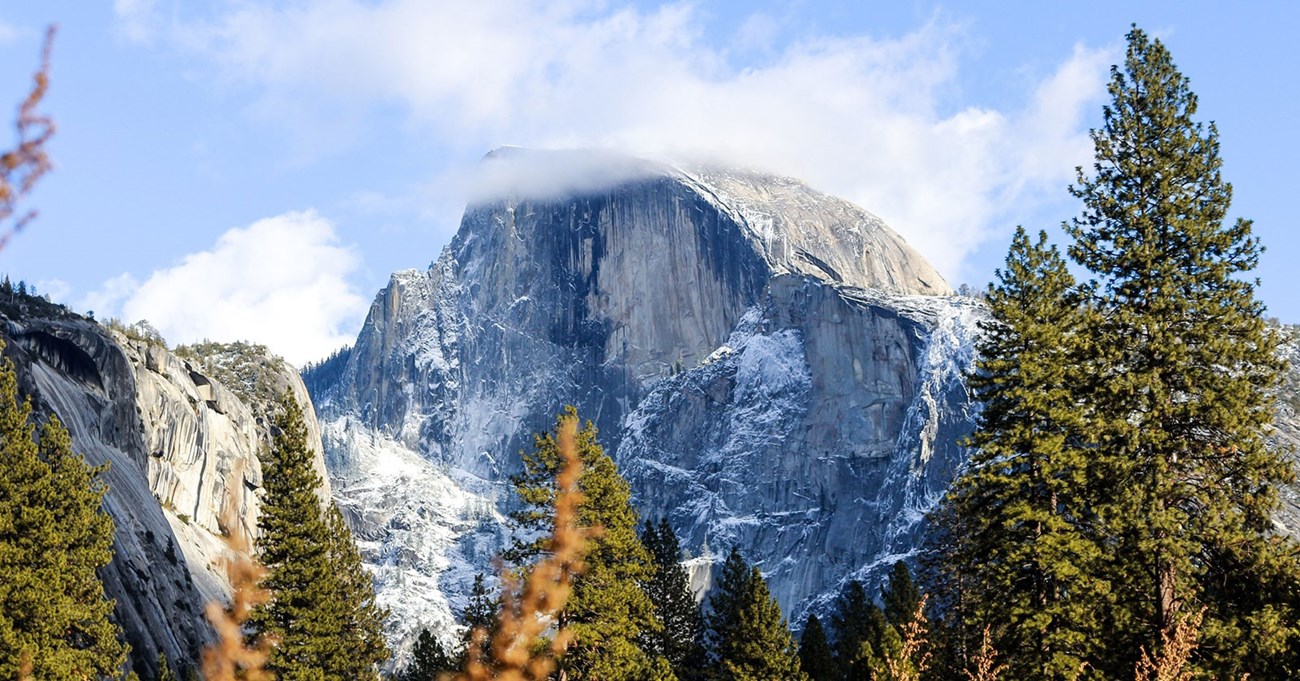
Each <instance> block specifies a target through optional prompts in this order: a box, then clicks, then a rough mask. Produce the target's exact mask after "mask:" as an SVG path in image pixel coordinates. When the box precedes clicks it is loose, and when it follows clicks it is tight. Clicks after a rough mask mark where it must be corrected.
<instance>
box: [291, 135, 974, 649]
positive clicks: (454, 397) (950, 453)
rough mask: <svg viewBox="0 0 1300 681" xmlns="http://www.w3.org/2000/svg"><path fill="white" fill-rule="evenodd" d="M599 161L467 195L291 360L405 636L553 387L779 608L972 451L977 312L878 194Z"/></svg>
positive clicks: (449, 574)
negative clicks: (434, 238)
mask: <svg viewBox="0 0 1300 681" xmlns="http://www.w3.org/2000/svg"><path fill="white" fill-rule="evenodd" d="M505 153H507V154H508V155H509V156H510V157H511V158H512V159H518V158H524V159H525V160H526V164H525V165H526V166H527V167H528V168H529V172H544V171H545V169H546V168H547V167H548V164H550V163H551V162H552V160H553V161H554V164H555V165H556V166H557V167H568V166H569V165H570V162H571V161H573V157H572V156H553V155H551V154H550V152H546V153H542V152H525V151H517V150H512V151H509V152H505ZM603 162H605V161H604V160H598V161H597V162H595V163H594V164H589V165H594V167H595V169H596V172H595V173H594V174H593V175H589V176H588V177H587V178H585V183H575V184H572V185H569V187H570V188H569V189H567V190H565V189H563V187H564V186H565V185H564V183H562V182H556V183H552V184H553V186H552V187H551V188H550V189H548V190H546V191H545V192H534V193H531V194H530V193H529V192H530V190H529V188H528V186H527V185H528V181H527V180H528V179H529V178H527V177H524V178H522V179H521V182H520V184H519V186H517V187H515V188H514V189H511V188H510V187H507V188H505V189H504V190H503V191H504V194H503V195H502V196H501V197H497V198H492V199H485V200H483V201H481V202H478V203H475V204H473V205H471V206H470V207H469V208H468V209H467V210H466V212H465V216H464V218H463V220H462V223H461V228H460V231H459V232H458V234H457V235H456V237H455V238H454V239H453V241H452V242H451V244H450V245H449V246H448V247H447V248H446V249H445V250H444V251H443V253H442V255H441V256H440V257H439V258H438V259H437V261H435V262H434V263H433V264H432V265H431V266H430V267H429V269H428V270H426V271H415V270H409V271H403V272H398V273H396V274H394V275H393V277H392V279H391V281H390V282H389V285H388V286H387V287H386V288H385V289H383V290H382V291H380V293H379V294H378V295H377V296H376V298H375V302H374V304H373V305H372V307H371V310H370V313H369V316H368V318H367V320H366V322H365V326H364V328H363V329H362V331H361V334H360V335H359V336H358V338H357V342H356V344H355V345H354V346H353V347H352V349H351V350H350V351H348V352H345V353H343V354H342V355H340V356H339V357H337V358H335V359H334V360H333V361H331V362H328V363H326V364H325V365H323V366H321V367H320V368H318V369H316V370H314V371H311V372H309V373H308V375H307V377H306V378H307V383H308V386H309V388H310V389H311V390H312V392H313V397H314V398H315V400H316V404H317V408H318V410H319V415H320V417H321V420H322V423H323V424H324V425H323V430H324V437H325V448H326V459H327V465H328V466H329V470H330V473H331V476H332V481H333V484H334V489H335V496H336V499H337V500H338V501H339V503H340V504H341V505H342V506H344V507H345V508H347V509H349V512H348V516H349V518H351V519H352V520H353V522H354V523H355V528H356V530H357V531H358V533H359V534H360V535H361V536H362V537H363V539H364V545H365V549H366V553H367V558H368V560H369V561H370V562H371V563H372V565H373V566H374V567H375V568H376V574H377V577H378V580H379V585H380V593H381V601H382V602H383V604H384V605H386V606H387V607H389V608H390V609H391V610H392V611H393V614H394V616H393V618H392V619H391V620H390V629H389V634H390V636H391V637H392V640H394V641H396V642H399V643H401V642H403V641H406V640H408V639H409V637H410V635H411V634H412V633H413V632H416V631H418V629H419V627H421V626H431V627H433V628H434V630H435V631H446V630H447V628H448V626H449V625H450V623H451V621H452V620H453V619H454V616H457V615H459V613H460V609H461V607H463V605H464V594H465V593H466V591H467V590H468V586H469V584H470V583H471V582H472V579H473V575H474V574H475V573H476V572H488V573H491V572H492V567H491V565H490V561H491V557H492V556H493V554H494V553H495V552H496V551H497V550H498V549H499V548H500V547H501V546H502V544H503V542H504V541H505V538H506V533H505V530H504V525H503V522H502V517H503V515H502V514H503V513H504V512H505V511H506V510H508V508H509V504H510V503H511V499H510V491H509V487H508V483H507V479H508V476H509V475H510V474H512V473H514V472H516V471H517V470H518V466H519V464H518V461H519V457H518V454H519V451H520V450H522V449H525V448H527V447H529V446H530V444H531V436H532V433H534V432H536V431H539V430H542V429H545V428H547V427H549V426H550V425H551V424H552V423H553V419H554V415H555V414H556V413H557V412H558V411H559V410H560V409H561V407H562V406H563V405H565V404H574V405H576V406H577V407H578V409H579V412H580V413H581V415H582V416H583V417H584V418H588V419H591V420H592V421H593V422H594V423H595V424H596V425H597V426H598V427H599V428H600V431H601V438H600V439H601V441H602V442H603V443H604V445H605V448H606V451H608V452H609V453H611V454H612V455H614V456H615V458H616V460H617V461H618V463H619V465H620V466H621V468H622V470H623V472H624V474H625V475H626V476H627V477H628V479H629V480H630V481H631V483H632V485H633V489H634V494H635V501H636V503H637V505H638V507H639V508H640V509H641V510H642V513H643V516H644V517H647V518H648V517H657V516H660V515H666V516H668V517H669V518H670V519H671V520H672V522H673V524H674V526H675V527H676V528H677V531H678V532H679V533H680V534H681V535H682V537H683V538H684V546H685V548H686V550H687V551H688V552H689V553H690V554H691V555H692V556H695V557H697V558H698V557H704V558H706V559H717V558H719V557H720V556H722V555H723V554H724V553H725V551H727V550H729V548H730V546H731V545H733V544H736V545H739V546H740V548H741V549H742V550H743V551H744V552H745V554H746V555H747V557H748V558H749V559H750V560H752V561H754V562H756V563H758V564H759V565H760V566H761V567H762V568H763V570H764V571H765V572H766V573H767V574H769V576H770V577H771V580H772V584H773V588H774V591H775V593H776V594H777V595H778V597H779V598H780V599H781V602H782V604H783V606H784V607H785V608H786V610H787V612H788V613H802V612H803V611H804V610H806V609H807V608H808V607H809V606H810V605H813V604H815V603H816V602H817V600H818V599H819V598H821V597H823V596H825V595H826V594H830V593H833V592H835V591H836V590H838V589H839V588H840V585H841V583H842V582H843V581H844V580H845V579H848V578H853V577H867V578H872V576H873V575H875V574H876V572H878V571H879V567H880V566H882V565H885V564H886V563H891V562H892V560H893V559H894V558H896V557H897V556H901V555H906V554H907V553H908V552H909V551H911V550H912V549H913V548H914V546H915V541H916V537H917V529H918V522H919V520H920V517H921V515H922V514H923V513H924V511H925V510H926V509H927V508H928V507H929V506H930V505H932V504H933V502H934V500H935V499H936V498H937V497H938V495H939V494H940V493H941V491H942V489H943V487H944V485H945V483H946V481H947V480H948V479H949V478H950V477H951V475H952V473H953V471H954V470H955V468H956V467H957V466H958V465H959V463H960V461H961V457H962V453H961V450H960V449H959V448H958V447H957V445H956V444H955V443H956V442H957V441H958V440H959V439H960V438H961V437H962V436H963V435H964V434H965V433H966V432H968V430H969V428H970V424H971V419H972V410H971V407H970V404H969V400H968V398H967V394H966V391H965V389H964V387H963V385H962V383H961V380H960V378H961V375H962V373H963V372H964V371H965V370H966V368H967V367H968V365H969V363H970V360H971V342H972V339H973V337H974V329H975V322H976V320H977V319H978V318H979V317H980V315H981V312H980V308H979V307H978V305H977V304H976V303H973V302H971V301H969V300H967V299H965V298H959V297H956V296H952V295H951V291H950V289H949V288H948V286H947V284H946V283H945V282H944V281H943V279H942V277H940V276H939V274H938V273H937V272H935V270H934V269H933V268H932V267H931V266H930V265H929V264H927V263H926V262H925V261H924V260H923V259H922V258H921V257H920V256H919V255H918V254H917V253H916V252H915V251H914V250H913V249H912V248H911V247H909V246H908V245H907V244H906V243H905V242H903V240H902V239H901V238H900V237H899V236H898V235H897V234H896V233H894V232H893V231H892V230H891V229H889V227H887V226H886V225H885V224H884V223H883V222H882V221H881V220H880V219H879V218H876V217H875V216H872V215H871V214H869V213H867V212H865V211H863V210H862V209H860V208H858V207H856V206H854V205H852V204H850V203H847V202H845V201H842V200H840V199H837V198H834V197H831V196H827V195H825V194H821V193H819V192H817V191H815V190H813V189H810V188H809V187H807V186H806V185H804V184H803V183H801V182H798V181H796V180H792V179H789V178H783V177H776V176H770V175H763V174H758V173H753V172H747V171H732V170H718V169H706V170H699V169H695V170H689V169H680V168H674V167H669V166H666V165H660V164H656V163H651V162H646V161H636V160H627V159H621V160H619V161H618V166H617V167H616V168H611V170H610V172H609V173H608V175H609V176H610V177H611V178H613V179H612V180H611V182H608V183H606V185H605V186H599V182H595V181H593V180H592V177H593V176H594V177H596V178H598V177H599V175H600V173H599V167H600V163H603ZM629 169H630V170H629ZM587 170H591V168H590V167H589V168H587ZM557 186H558V187H561V189H555V187H557ZM574 187H576V188H574ZM538 193H542V194H544V195H540V196H539V195H537V194H538ZM708 562H709V560H702V561H701V560H698V559H697V560H694V561H693V562H692V565H695V566H697V567H698V568H699V571H700V572H701V574H703V573H704V572H707V570H706V569H705V568H706V566H707V564H708Z"/></svg>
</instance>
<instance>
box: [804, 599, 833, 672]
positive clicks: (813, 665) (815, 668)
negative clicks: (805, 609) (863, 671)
mask: <svg viewBox="0 0 1300 681" xmlns="http://www.w3.org/2000/svg"><path fill="white" fill-rule="evenodd" d="M799 666H800V668H801V669H803V671H804V673H805V674H807V675H808V681H838V679H839V676H837V675H836V672H837V669H836V667H835V653H834V651H832V650H831V643H830V641H829V640H828V639H827V638H826V629H825V628H824V627H822V622H821V620H819V619H817V616H816V615H809V616H808V619H807V620H806V621H805V622H804V624H803V634H802V635H801V636H800V637H799Z"/></svg>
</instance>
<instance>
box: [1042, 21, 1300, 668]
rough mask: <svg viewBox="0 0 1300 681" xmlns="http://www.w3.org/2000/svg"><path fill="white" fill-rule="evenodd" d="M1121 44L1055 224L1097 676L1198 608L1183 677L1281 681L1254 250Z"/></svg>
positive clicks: (1133, 49) (1266, 356) (1172, 93)
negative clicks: (1088, 526) (1197, 637)
mask: <svg viewBox="0 0 1300 681" xmlns="http://www.w3.org/2000/svg"><path fill="white" fill-rule="evenodd" d="M1127 38H1128V47H1127V51H1126V54H1125V60H1124V64H1123V66H1122V68H1121V67H1119V66H1116V67H1113V68H1112V70H1111V81H1110V86H1109V92H1110V96H1111V102H1110V104H1108V105H1107V106H1106V107H1105V109H1104V119H1103V125H1102V127H1101V128H1100V129H1098V130H1094V131H1093V132H1092V139H1093V143H1094V146H1095V152H1096V162H1095V164H1094V165H1093V167H1092V172H1091V174H1085V173H1084V171H1083V170H1082V169H1080V171H1079V177H1078V182H1077V184H1076V185H1075V186H1074V187H1072V188H1071V191H1072V193H1073V194H1074V195H1075V196H1076V197H1078V198H1079V199H1081V200H1082V202H1083V211H1082V214H1081V215H1080V216H1079V217H1078V218H1076V219H1074V220H1073V222H1072V223H1071V224H1070V225H1068V226H1067V229H1068V231H1069V233H1070V235H1071V236H1072V237H1073V238H1074V243H1073V245H1072V246H1071V247H1070V254H1071V256H1072V257H1073V258H1074V259H1075V260H1076V261H1077V262H1079V264H1081V265H1083V266H1084V267H1086V268H1087V269H1088V270H1090V271H1091V272H1092V273H1093V274H1094V275H1095V276H1096V278H1097V287H1096V295H1095V297H1094V299H1093V301H1092V304H1093V305H1094V306H1095V307H1096V309H1097V311H1098V312H1099V314H1100V316H1101V323H1100V324H1099V325H1098V327H1097V328H1096V330H1095V333H1096V335H1097V338H1098V343H1097V345H1096V346H1095V347H1096V348H1097V352H1096V353H1095V356H1094V357H1093V361H1092V362H1091V363H1090V368H1092V370H1093V371H1094V373H1095V374H1096V376H1097V377H1098V379H1099V380H1098V381H1097V383H1096V384H1095V386H1094V388H1095V389H1094V390H1093V391H1092V393H1091V394H1090V395H1088V396H1087V397H1088V399H1089V400H1090V401H1091V402H1092V403H1093V404H1094V405H1095V408H1096V411H1097V412H1098V414H1099V416H1100V417H1101V418H1102V426H1101V427H1100V428H1099V429H1098V432H1097V433H1096V436H1097V438H1096V439H1097V440H1098V443H1099V448H1098V454H1099V455H1100V463H1101V464H1102V466H1103V467H1104V469H1105V476H1104V480H1105V481H1106V482H1108V483H1109V484H1110V485H1111V488H1110V489H1109V494H1108V497H1107V498H1106V499H1105V502H1106V503H1105V505H1104V506H1102V507H1101V508H1099V513H1101V514H1102V515H1103V517H1104V519H1105V521H1106V528H1105V531H1106V533H1107V536H1108V537H1109V538H1110V539H1111V540H1112V541H1113V542H1114V547H1113V550H1112V551H1110V553H1109V556H1110V559H1111V560H1110V569H1109V570H1108V573H1107V574H1108V576H1109V577H1110V579H1111V581H1112V584H1113V586H1114V589H1115V598H1114V603H1115V607H1114V608H1113V609H1112V611H1111V613H1110V615H1111V622H1110V623H1109V624H1110V626H1111V627H1112V628H1113V630H1114V631H1115V632H1116V635H1115V636H1114V637H1112V639H1111V640H1112V641H1113V648H1114V650H1115V651H1117V653H1118V654H1115V655H1112V656H1110V659H1109V660H1108V661H1107V662H1108V664H1107V671H1109V672H1110V673H1112V674H1116V675H1118V674H1121V673H1126V672H1128V671H1129V670H1131V668H1132V662H1133V659H1134V657H1135V656H1136V654H1137V653H1136V651H1137V650H1138V649H1139V647H1143V646H1144V647H1145V648H1147V649H1148V650H1151V649H1155V648H1158V647H1159V645H1160V641H1161V636H1162V634H1163V635H1171V634H1172V633H1173V632H1174V630H1175V628H1176V627H1177V625H1178V623H1179V622H1180V621H1181V620H1182V619H1184V618H1186V617H1189V616H1190V615H1192V614H1193V613H1195V612H1197V611H1198V610H1200V609H1201V608H1205V615H1204V624H1203V625H1202V626H1203V632H1202V633H1203V636H1202V643H1201V646H1200V648H1198V651H1197V656H1196V658H1195V664H1196V665H1197V667H1198V668H1199V669H1201V670H1204V671H1210V672H1214V673H1217V674H1220V675H1223V676H1225V677H1226V676H1231V677H1234V678H1235V677H1237V676H1239V675H1240V674H1242V673H1245V672H1250V673H1251V674H1252V678H1261V677H1263V678H1280V677H1281V675H1286V676H1293V675H1295V674H1296V673H1300V669H1296V668H1295V667H1287V668H1285V669H1282V668H1279V667H1278V665H1279V664H1282V663H1280V662H1278V660H1279V659H1280V657H1279V656H1278V655H1276V654H1269V651H1274V652H1276V651H1285V650H1292V651H1294V649H1295V648H1296V647H1297V646H1298V645H1300V644H1298V643H1297V641H1296V634H1297V631H1296V627H1295V626H1294V625H1293V624H1287V623H1288V622H1289V623H1294V622H1295V621H1297V617H1298V614H1297V613H1295V612H1294V611H1292V610H1290V609H1288V606H1287V605H1286V603H1284V602H1283V601H1282V600H1281V598H1280V596H1279V595H1278V594H1281V593H1284V592H1285V591H1286V590H1287V589H1288V588H1292V587H1289V586H1283V585H1284V584H1293V583H1294V580H1295V576H1294V571H1293V570H1294V568H1293V567H1292V568H1289V569H1288V566H1287V563H1288V562H1290V559H1289V558H1288V556H1286V555H1284V554H1285V553H1286V552H1290V551H1292V549H1291V548H1290V547H1284V546H1283V545H1282V542H1281V540H1279V539H1277V538H1275V537H1273V536H1271V530H1272V524H1271V515H1272V513H1273V510H1274V509H1275V507H1276V504H1277V490H1276V488H1277V485H1278V484H1279V483H1282V482H1285V481H1289V480H1291V479H1292V473H1291V470H1290V468H1289V466H1288V465H1287V464H1286V462H1285V461H1284V460H1283V459H1282V457H1281V456H1280V455H1279V454H1278V453H1277V452H1275V451H1271V450H1270V449H1269V448H1268V447H1266V446H1265V443H1264V440H1263V435H1264V432H1265V429H1266V428H1267V427H1268V425H1269V423H1270V422H1271V419H1272V389H1273V387H1274V386H1275V385H1276V384H1277V382H1278V377H1279V372H1280V368H1281V363H1280V361H1279V359H1278V358H1277V354H1276V347H1277V338H1276V335H1275V334H1274V333H1272V332H1270V331H1269V330H1268V328H1267V327H1266V325H1265V322H1264V320H1263V317H1262V313H1263V307H1262V305H1261V304H1260V303H1259V302H1258V301H1257V300H1256V299H1255V297H1254V289H1255V282H1254V281H1253V280H1252V279H1251V278H1250V271H1251V270H1253V269H1254V267H1255V266H1256V263H1257V261H1258V258H1259V253H1260V250H1261V249H1260V246H1259V243H1258V241H1257V240H1256V239H1255V238H1254V237H1253V236H1252V235H1251V223H1250V221H1248V220H1242V219H1238V220H1235V221H1227V220H1226V217H1227V212H1228V208H1229V204H1230V201H1231V198H1232V187H1231V186H1230V185H1229V184H1227V183H1226V182H1224V180H1223V178H1222V175H1221V166H1222V160H1221V159H1220V157H1219V135H1218V131H1217V129H1216V128H1215V126H1214V124H1213V123H1211V124H1210V125H1209V126H1208V127H1207V126H1205V125H1202V124H1201V123H1200V122H1198V121H1197V120H1196V119H1195V115H1196V111H1197V98H1196V95H1195V94H1193V93H1192V91H1191V89H1190V87H1189V84H1188V79H1187V78H1186V77H1185V76H1183V74H1181V73H1180V72H1179V71H1178V69H1177V68H1176V67H1175V66H1174V63H1173V60H1172V59H1171V57H1170V54H1169V51H1168V50H1167V49H1166V48H1165V46H1164V45H1163V44H1161V42H1160V41H1158V40H1152V39H1151V38H1149V37H1148V36H1147V35H1146V34H1145V33H1144V32H1143V31H1141V30H1140V29H1138V28H1136V27H1134V28H1133V29H1132V30H1131V31H1130V32H1129V34H1128V36H1127ZM1276 580H1283V581H1282V582H1278V581H1276ZM1120 651H1122V652H1120ZM1281 657H1286V656H1281ZM1293 657H1294V656H1292V658H1291V659H1292V662H1290V663H1288V664H1294V660H1293Z"/></svg>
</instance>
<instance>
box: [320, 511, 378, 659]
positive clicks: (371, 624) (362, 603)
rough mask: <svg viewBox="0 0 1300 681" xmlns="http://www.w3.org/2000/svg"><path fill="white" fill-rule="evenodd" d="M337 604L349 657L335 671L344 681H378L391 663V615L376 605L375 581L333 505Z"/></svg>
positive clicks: (331, 525) (331, 530) (331, 522)
mask: <svg viewBox="0 0 1300 681" xmlns="http://www.w3.org/2000/svg"><path fill="white" fill-rule="evenodd" d="M325 520H326V526H327V528H328V530H329V540H330V544H329V550H330V553H329V556H330V563H331V571H332V573H333V574H332V579H333V580H334V581H335V582H336V589H337V592H336V594H335V601H336V603H337V604H338V607H339V610H340V632H339V633H340V636H341V637H342V639H343V640H344V642H345V646H344V647H345V649H346V653H345V654H344V655H343V656H341V657H340V658H339V660H338V663H337V665H336V666H335V667H334V668H335V669H338V670H340V671H341V673H342V674H343V675H344V678H349V679H357V680H358V681H360V680H362V679H375V680H377V679H378V678H379V676H378V669H377V667H378V665H379V664H380V663H381V662H383V661H384V660H386V659H388V645H387V643H386V642H385V640H384V631H383V624H384V619H385V618H387V617H388V612H387V611H386V610H384V609H383V608H380V607H379V606H378V605H377V604H376V603H375V588H374V581H373V580H372V579H371V577H370V573H369V572H367V571H366V569H365V567H363V566H362V563H361V553H360V551H358V550H357V545H356V540H355V539H353V537H352V531H351V530H349V529H348V526H347V523H346V522H345V521H344V520H343V514H342V513H340V512H339V510H338V508H336V507H335V506H333V505H330V506H329V509H328V510H327V511H326V517H325Z"/></svg>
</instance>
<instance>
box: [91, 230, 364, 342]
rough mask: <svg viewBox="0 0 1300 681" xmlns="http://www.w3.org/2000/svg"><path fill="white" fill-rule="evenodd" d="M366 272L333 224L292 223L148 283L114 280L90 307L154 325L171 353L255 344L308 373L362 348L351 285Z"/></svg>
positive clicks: (245, 235) (247, 235) (241, 234)
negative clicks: (315, 363)
mask: <svg viewBox="0 0 1300 681" xmlns="http://www.w3.org/2000/svg"><path fill="white" fill-rule="evenodd" d="M358 265H359V258H358V256H357V254H356V252H355V251H354V249H352V248H351V247H347V246H341V245H339V243H338V236H337V235H336V233H335V231H334V226H333V224H331V223H330V222H329V221H328V220H326V219H324V218H322V217H320V216H319V215H317V214H315V213H314V212H311V211H306V212H294V213H285V214H284V215H279V216H276V217H272V218H267V219H264V220H259V221H257V222H255V223H253V224H252V225H249V226H248V227H243V228H236V229H231V230H229V231H227V232H226V233H225V234H223V235H221V237H220V238H219V239H218V240H217V243H216V244H215V245H214V246H213V247H212V248H211V249H210V250H206V251H201V252H198V253H191V254H189V255H187V256H185V257H184V258H182V259H181V261H180V262H179V263H178V264H176V265H174V266H172V267H169V268H167V269H163V270H158V271H156V272H154V273H153V274H151V275H150V276H149V278H148V279H146V280H145V281H144V282H143V283H139V284H137V283H136V281H135V280H134V279H133V278H132V277H131V276H130V275H122V276H120V277H117V278H115V279H111V280H109V281H108V282H106V283H105V285H104V287H102V288H101V290H100V291H97V292H95V293H94V294H92V295H91V296H88V297H87V299H86V300H85V301H83V306H93V307H94V309H96V310H97V312H98V315H99V316H100V317H105V318H106V317H108V316H119V317H121V318H122V319H123V320H125V321H128V322H132V321H135V320H139V319H147V320H149V321H150V322H151V323H153V325H154V326H156V327H157V328H158V329H159V330H160V331H161V332H162V334H163V336H164V337H165V338H167V340H168V341H169V342H172V343H189V342H195V341H199V340H203V339H211V340H218V341H235V340H251V341H255V342H258V343H264V344H266V345H267V346H268V347H270V348H271V350H273V351H274V352H276V353H279V354H281V355H283V356H284V357H285V358H286V359H288V360H289V361H290V362H292V363H294V364H297V365H301V364H302V363H304V362H306V361H310V360H313V359H319V358H321V357H324V356H325V355H326V354H328V353H329V352H330V351H331V350H333V349H335V348H338V347H339V346H341V345H344V344H346V343H350V342H352V340H353V339H354V338H355V334H356V329H355V328H353V325H354V324H356V322H357V321H358V320H359V319H360V317H361V315H362V314H363V313H364V312H365V308H366V300H365V299H363V298H362V297H361V296H359V295H357V293H356V292H355V290H354V289H353V287H352V286H351V284H350V283H349V282H348V276H349V275H350V274H351V273H352V272H353V271H354V270H356V269H357V267H358Z"/></svg>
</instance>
